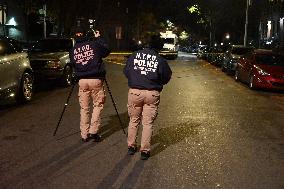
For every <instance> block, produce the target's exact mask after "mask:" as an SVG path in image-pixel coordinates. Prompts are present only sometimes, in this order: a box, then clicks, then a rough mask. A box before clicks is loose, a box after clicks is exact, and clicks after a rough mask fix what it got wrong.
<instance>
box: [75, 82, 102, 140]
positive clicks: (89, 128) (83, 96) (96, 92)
mask: <svg viewBox="0 0 284 189" xmlns="http://www.w3.org/2000/svg"><path fill="white" fill-rule="evenodd" d="M78 96H79V103H80V106H81V110H80V114H81V119H80V130H81V136H82V138H87V135H88V134H89V133H90V134H96V133H97V132H98V130H99V128H100V126H101V113H102V110H103V106H104V103H105V97H106V95H105V91H104V85H103V80H101V79H80V80H79V93H78ZM92 106H93V108H92V110H91V107H92ZM91 111H92V112H91ZM91 113H92V116H91V118H90V115H91ZM90 121H91V122H90Z"/></svg>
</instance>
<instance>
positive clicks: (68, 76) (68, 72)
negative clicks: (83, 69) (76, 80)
mask: <svg viewBox="0 0 284 189" xmlns="http://www.w3.org/2000/svg"><path fill="white" fill-rule="evenodd" d="M72 77H73V69H72V67H71V66H69V65H67V66H66V67H65V69H64V72H63V77H62V84H63V86H70V85H71V84H72Z"/></svg>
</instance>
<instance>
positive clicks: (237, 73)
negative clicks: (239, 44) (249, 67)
mask: <svg viewBox="0 0 284 189" xmlns="http://www.w3.org/2000/svg"><path fill="white" fill-rule="evenodd" d="M235 81H240V73H239V70H238V69H236V71H235Z"/></svg>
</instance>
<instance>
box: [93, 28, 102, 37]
mask: <svg viewBox="0 0 284 189" xmlns="http://www.w3.org/2000/svg"><path fill="white" fill-rule="evenodd" d="M94 35H95V38H97V37H100V36H101V34H100V31H99V30H96V31H95V32H94Z"/></svg>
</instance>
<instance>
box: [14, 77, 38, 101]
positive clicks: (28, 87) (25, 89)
mask: <svg viewBox="0 0 284 189" xmlns="http://www.w3.org/2000/svg"><path fill="white" fill-rule="evenodd" d="M33 82H34V80H33V76H32V75H31V74H30V73H27V72H25V73H24V74H23V76H22V79H21V84H20V87H19V89H18V92H17V96H16V101H17V102H18V103H25V102H29V101H31V100H32V97H33Z"/></svg>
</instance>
